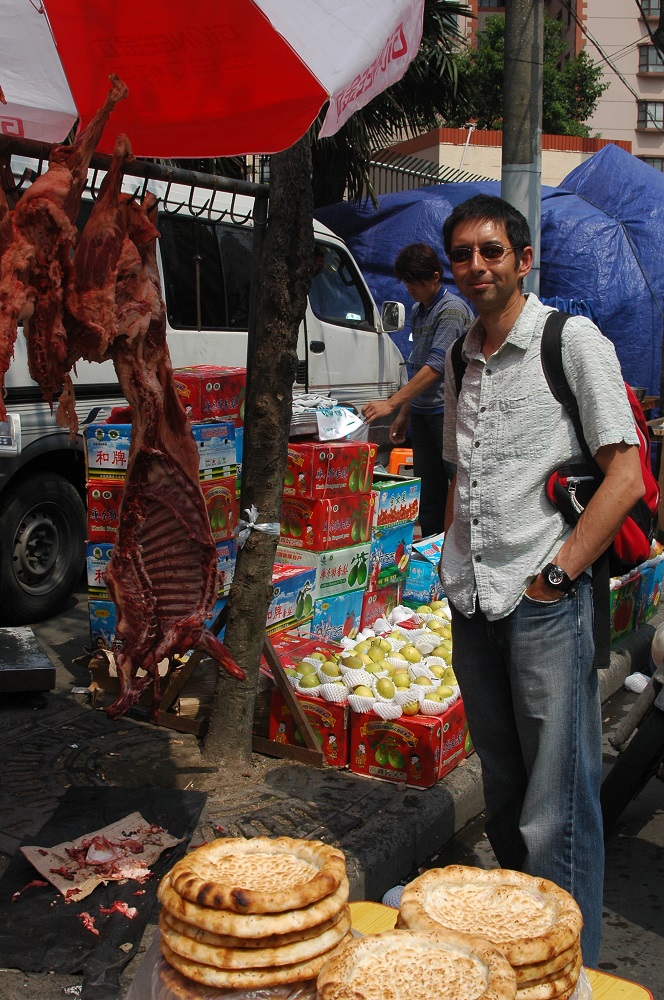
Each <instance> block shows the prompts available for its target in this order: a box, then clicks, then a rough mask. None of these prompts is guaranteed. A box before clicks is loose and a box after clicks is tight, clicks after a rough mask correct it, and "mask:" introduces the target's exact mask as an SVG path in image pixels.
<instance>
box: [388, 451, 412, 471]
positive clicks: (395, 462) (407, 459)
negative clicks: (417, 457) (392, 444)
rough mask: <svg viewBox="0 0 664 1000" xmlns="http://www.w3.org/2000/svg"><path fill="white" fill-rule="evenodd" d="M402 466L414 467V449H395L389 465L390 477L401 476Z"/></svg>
mask: <svg viewBox="0 0 664 1000" xmlns="http://www.w3.org/2000/svg"><path fill="white" fill-rule="evenodd" d="M402 466H410V468H411V469H412V467H413V451H412V448H393V449H392V451H391V452H390V460H389V462H388V463H387V471H388V472H389V473H390V475H392V476H395V475H399V474H400V469H401V467H402Z"/></svg>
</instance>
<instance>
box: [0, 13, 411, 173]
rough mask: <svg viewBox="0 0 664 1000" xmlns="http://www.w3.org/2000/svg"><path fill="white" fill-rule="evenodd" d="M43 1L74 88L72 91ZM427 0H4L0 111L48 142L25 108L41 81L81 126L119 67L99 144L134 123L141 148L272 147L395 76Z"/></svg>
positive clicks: (329, 121)
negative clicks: (10, 36)
mask: <svg viewBox="0 0 664 1000" xmlns="http://www.w3.org/2000/svg"><path fill="white" fill-rule="evenodd" d="M44 6H45V8H46V14H47V15H48V21H50V26H51V28H52V32H53V37H54V39H55V45H56V46H57V55H59V58H60V61H61V64H62V67H63V68H64V74H65V76H66V80H67V81H68V84H69V88H70V93H69V91H68V90H66V88H65V90H66V94H64V95H63V93H62V87H61V86H60V84H61V80H62V71H61V69H59V67H57V66H56V67H55V69H54V68H53V66H54V61H55V63H57V57H56V55H55V52H54V46H53V41H52V39H51V37H50V36H49V32H48V23H47V22H46V15H45V13H44ZM423 7H424V0H189V2H188V3H184V2H180V0H139V2H136V0H112V2H108V3H103V4H100V3H94V2H90V0H44V4H43V5H42V4H41V3H40V0H0V18H1V20H2V25H1V26H2V31H1V32H0V87H2V89H3V90H4V93H5V97H6V99H7V101H8V105H7V107H5V108H3V109H0V111H4V112H6V113H7V117H8V118H9V117H11V114H12V113H15V115H16V118H17V121H20V122H22V125H21V126H20V127H21V128H22V129H23V134H25V135H27V136H28V137H29V138H46V136H44V135H43V134H41V135H37V134H35V132H33V131H32V130H33V128H34V124H35V123H34V119H35V118H39V117H40V115H39V114H32V115H30V114H23V113H24V110H25V108H26V107H28V108H29V107H33V108H34V107H35V105H34V91H37V104H38V105H39V93H41V94H42V101H41V109H43V108H44V107H45V106H47V105H48V106H49V108H50V106H51V104H55V105H56V108H55V110H57V112H58V113H61V114H64V115H65V116H68V117H67V120H68V121H69V122H70V123H71V121H72V114H75V111H74V110H73V106H74V105H75V109H76V110H77V112H78V115H79V116H80V118H81V122H82V124H83V125H85V124H86V123H87V122H88V121H89V120H90V118H92V116H93V115H94V113H95V111H96V110H97V108H98V107H99V106H100V105H101V104H102V103H103V100H104V97H105V95H106V92H107V90H108V80H107V77H108V74H109V73H117V75H118V76H120V77H121V78H122V79H123V80H124V81H125V83H126V84H127V86H128V87H129V97H128V98H127V99H126V100H125V101H122V102H121V103H120V104H119V105H118V106H117V108H116V109H115V111H114V112H113V118H112V127H111V128H108V129H107V130H106V132H105V135H104V138H103V139H102V143H101V145H100V149H102V150H103V151H106V152H109V151H110V150H111V149H112V147H113V141H114V136H115V135H116V134H117V133H118V132H126V133H127V134H128V135H129V137H130V139H131V142H132V145H133V148H134V152H135V153H136V154H137V155H139V156H154V157H172V156H176V157H204V156H227V155H233V154H241V153H272V152H277V151H278V150H281V149H286V148H287V147H288V146H290V145H292V143H293V142H295V141H296V140H297V139H298V138H299V137H300V136H302V135H303V134H304V133H305V132H306V130H307V129H308V127H309V126H310V125H311V123H312V122H313V121H314V120H315V118H316V116H317V115H318V113H319V111H320V110H321V108H322V107H323V105H324V104H325V102H326V101H329V102H330V103H329V110H328V112H327V116H326V119H325V125H324V128H323V131H322V133H321V134H322V135H332V134H334V132H336V131H337V129H338V128H340V126H341V125H342V124H343V123H344V122H345V121H346V120H347V119H348V118H349V117H350V115H351V114H352V113H353V112H354V111H356V110H357V109H358V108H360V107H363V106H364V105H365V104H367V103H368V102H369V101H370V100H371V98H372V97H374V96H375V95H376V94H378V93H380V91H382V90H384V89H385V88H386V87H388V86H390V85H391V84H393V83H395V82H396V81H397V80H398V79H400V78H401V77H402V76H403V74H404V73H405V71H406V69H407V67H408V65H409V63H410V62H411V60H412V59H413V58H414V56H415V55H416V53H417V49H418V46H419V42H420V37H421V33H422V14H423ZM10 12H13V13H14V14H15V15H16V21H15V28H17V29H21V30H22V28H21V26H23V27H24V28H25V32H26V33H25V34H24V36H23V37H21V36H20V35H16V33H15V36H16V37H15V43H16V44H15V45H12V46H10V45H8V44H7V45H6V44H5V38H4V37H3V36H4V35H5V30H4V29H5V23H6V22H7V23H8V22H9V20H10ZM38 21H39V22H41V23H40V24H39V25H38V27H37V22H38ZM26 56H27V57H29V58H30V60H31V65H30V66H27V65H26V64H25V62H24V60H25V57H26ZM36 68H38V69H39V83H38V84H36V85H35V86H34V87H32V90H33V95H32V96H33V102H32V103H30V102H28V103H27V104H26V102H25V101H23V98H24V96H25V95H24V93H23V92H22V91H21V88H20V86H18V84H20V81H21V79H22V80H23V83H24V84H25V85H26V88H27V85H28V84H31V83H32V80H31V79H30V78H29V77H28V74H30V76H31V75H32V74H33V73H35V72H36ZM15 84H17V85H16V86H15ZM72 97H73V102H72ZM47 98H48V100H47ZM41 109H40V110H41ZM22 114H23V117H22ZM63 120H64V119H63ZM15 127H17V126H15ZM17 128H18V127H17ZM42 131H43V130H42ZM66 131H67V129H66V128H65V129H64V130H63V131H62V134H60V135H59V136H57V137H54V138H59V139H62V138H63V137H64V134H66Z"/></svg>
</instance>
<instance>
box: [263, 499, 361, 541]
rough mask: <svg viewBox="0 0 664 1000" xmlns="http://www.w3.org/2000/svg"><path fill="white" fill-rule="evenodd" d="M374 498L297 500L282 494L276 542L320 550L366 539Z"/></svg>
mask: <svg viewBox="0 0 664 1000" xmlns="http://www.w3.org/2000/svg"><path fill="white" fill-rule="evenodd" d="M373 503H374V498H373V495H372V494H371V493H365V494H364V495H363V496H340V497H337V498H336V499H334V500H296V499H291V498H290V497H285V498H284V501H283V506H282V510H281V535H280V537H279V543H280V544H281V545H287V546H290V547H291V548H297V549H309V550H313V551H316V552H323V551H325V550H327V549H342V548H346V547H347V546H349V545H358V544H359V543H360V542H368V541H369V539H370V538H371V517H372V512H373Z"/></svg>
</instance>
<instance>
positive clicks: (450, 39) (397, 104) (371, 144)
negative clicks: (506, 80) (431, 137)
mask: <svg viewBox="0 0 664 1000" xmlns="http://www.w3.org/2000/svg"><path fill="white" fill-rule="evenodd" d="M469 13H470V11H469V8H468V7H467V6H466V5H465V4H464V3H457V2H452V0H425V3H424V21H423V29H422V42H421V44H420V48H419V51H418V54H417V56H416V57H415V59H414V60H413V61H412V63H411V64H410V66H409V67H408V69H407V71H406V73H405V75H404V76H403V78H402V79H401V80H399V82H398V83H396V84H394V85H393V86H392V87H389V88H388V89H387V90H385V91H383V93H382V94H378V95H377V96H376V97H375V98H374V99H373V100H372V101H371V102H370V103H369V104H368V105H367V106H366V107H364V108H362V109H361V110H360V111H356V112H355V114H354V115H353V116H352V118H350V119H349V121H348V122H347V123H346V124H345V125H344V126H343V127H342V128H341V129H340V130H339V131H338V132H337V134H336V135H334V136H331V137H330V138H329V139H319V140H317V141H315V142H314V144H313V148H312V161H313V183H314V203H315V207H317V208H318V207H320V206H322V205H329V204H333V203H334V202H337V201H341V199H342V198H343V197H344V194H345V193H347V194H348V196H349V198H350V199H351V200H359V199H361V198H362V197H364V196H365V195H366V194H371V193H372V191H371V185H370V181H369V161H370V159H371V155H372V153H373V152H375V151H376V150H379V149H383V148H385V147H386V146H390V145H392V143H394V142H395V141H396V140H397V139H402V138H410V137H411V136H414V135H420V134H422V133H423V132H426V131H428V130H429V129H432V128H436V127H438V126H439V125H440V124H441V123H442V122H444V121H446V120H447V119H448V118H449V116H450V115H451V114H452V113H453V111H454V109H455V108H457V107H459V106H461V107H463V108H468V107H469V106H470V105H469V104H468V100H467V95H466V90H467V88H466V85H465V83H464V82H463V81H460V80H459V79H458V75H457V60H458V46H459V43H460V41H461V35H460V33H459V28H458V18H459V17H460V16H468V14H469ZM323 117H324V115H321V116H320V118H319V121H318V123H317V128H316V129H315V132H317V129H318V128H320V126H321V124H322V121H323Z"/></svg>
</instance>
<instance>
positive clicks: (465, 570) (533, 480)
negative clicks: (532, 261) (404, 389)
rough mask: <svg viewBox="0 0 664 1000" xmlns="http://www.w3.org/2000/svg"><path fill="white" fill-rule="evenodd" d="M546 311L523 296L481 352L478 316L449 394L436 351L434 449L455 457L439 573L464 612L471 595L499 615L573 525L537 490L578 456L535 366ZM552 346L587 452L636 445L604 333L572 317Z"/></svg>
mask: <svg viewBox="0 0 664 1000" xmlns="http://www.w3.org/2000/svg"><path fill="white" fill-rule="evenodd" d="M551 311H552V310H551V309H550V308H549V307H547V306H544V305H543V304H542V303H541V302H540V301H539V299H538V298H537V296H536V295H533V294H532V293H531V294H530V295H528V296H527V301H526V304H525V306H524V309H523V311H522V313H521V315H520V316H519V318H518V320H517V322H516V323H515V325H514V327H513V328H512V330H511V331H510V333H509V335H508V337H507V339H506V341H505V343H504V344H503V345H502V346H501V347H500V349H499V350H498V351H496V353H495V354H493V355H492V356H491V357H490V358H489V360H488V361H486V360H485V358H484V355H483V354H482V353H481V348H482V338H483V330H482V326H481V323H480V321H479V320H476V321H475V323H474V324H473V325H472V326H471V328H470V330H469V331H468V333H467V335H466V340H465V343H464V352H463V353H464V360H466V361H467V362H468V367H467V369H466V372H465V375H464V380H463V387H462V392H461V395H460V398H459V400H458V401H457V394H456V386H455V380H454V372H453V369H452V364H451V352H448V357H447V359H446V365H445V428H444V447H443V457H444V458H445V460H446V461H447V462H450V463H453V464H454V465H456V467H457V480H456V490H455V494H454V521H453V523H452V525H451V527H450V529H449V531H448V532H447V535H446V538H445V546H444V549H443V557H442V563H441V578H442V581H443V586H444V588H445V592H446V594H447V596H448V597H449V599H450V600H451V602H452V603H453V604H454V606H455V607H456V608H458V610H459V611H461V612H462V613H463V614H465V615H471V614H472V613H473V612H474V610H475V607H476V601H479V606H480V608H481V610H482V611H483V612H484V613H485V615H486V616H487V618H488V619H489V620H495V619H498V618H503V617H504V616H505V615H508V614H509V613H510V612H511V611H513V610H514V608H515V607H516V605H517V604H518V603H519V601H520V600H521V597H522V596H523V593H524V591H525V590H526V588H527V587H528V586H529V584H530V582H531V581H532V579H533V578H534V577H535V576H536V575H537V573H538V572H539V571H540V570H541V569H542V567H543V566H544V565H546V563H547V562H549V561H550V560H551V559H552V557H553V556H554V555H555V554H556V553H557V552H558V550H559V549H560V546H561V545H562V543H563V541H564V540H565V538H566V537H567V535H568V534H569V533H570V531H571V529H570V527H569V526H568V525H567V524H566V522H565V521H564V519H563V517H562V515H561V514H560V513H558V511H556V510H555V508H554V507H553V506H552V505H551V504H550V502H549V501H548V500H547V499H546V495H545V483H546V480H547V478H548V476H549V474H550V473H551V472H552V471H553V470H554V469H555V468H557V467H558V466H560V465H563V464H564V463H566V462H569V461H572V462H583V461H584V459H583V454H582V452H581V449H580V447H579V444H578V442H577V439H576V434H575V433H574V428H573V426H572V421H571V420H570V418H569V416H568V415H567V413H566V411H565V410H564V408H563V406H562V405H561V404H560V403H558V402H557V401H556V400H555V399H554V397H553V396H552V394H551V391H550V389H549V387H548V385H547V382H546V378H545V376H544V372H543V371H542V364H541V359H540V342H541V337H542V329H543V327H544V321H545V319H546V317H547V315H548V313H549V312H551ZM562 356H563V367H564V370H565V374H566V376H567V379H568V381H569V385H570V387H571V389H572V391H573V392H574V394H575V396H576V399H577V402H578V404H579V411H580V415H581V421H582V424H583V429H584V434H585V437H586V441H587V442H588V446H589V448H590V450H591V452H592V454H593V455H594V454H596V452H597V450H598V449H599V448H601V447H603V446H604V445H610V444H618V443H620V442H621V441H624V442H625V443H626V444H638V438H637V435H636V431H635V429H634V418H633V415H632V411H631V408H630V405H629V401H628V399H627V394H626V392H625V387H624V383H623V379H622V375H621V372H620V365H619V363H618V359H617V357H616V353H615V350H614V347H613V344H612V343H611V342H610V341H609V340H608V339H607V338H606V337H604V336H603V335H602V334H601V333H600V331H599V330H598V329H597V327H596V326H595V325H594V324H593V323H592V322H591V321H590V320H589V319H586V318H585V317H582V316H574V317H572V318H571V319H568V321H567V323H566V324H565V327H564V328H563V334H562Z"/></svg>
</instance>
